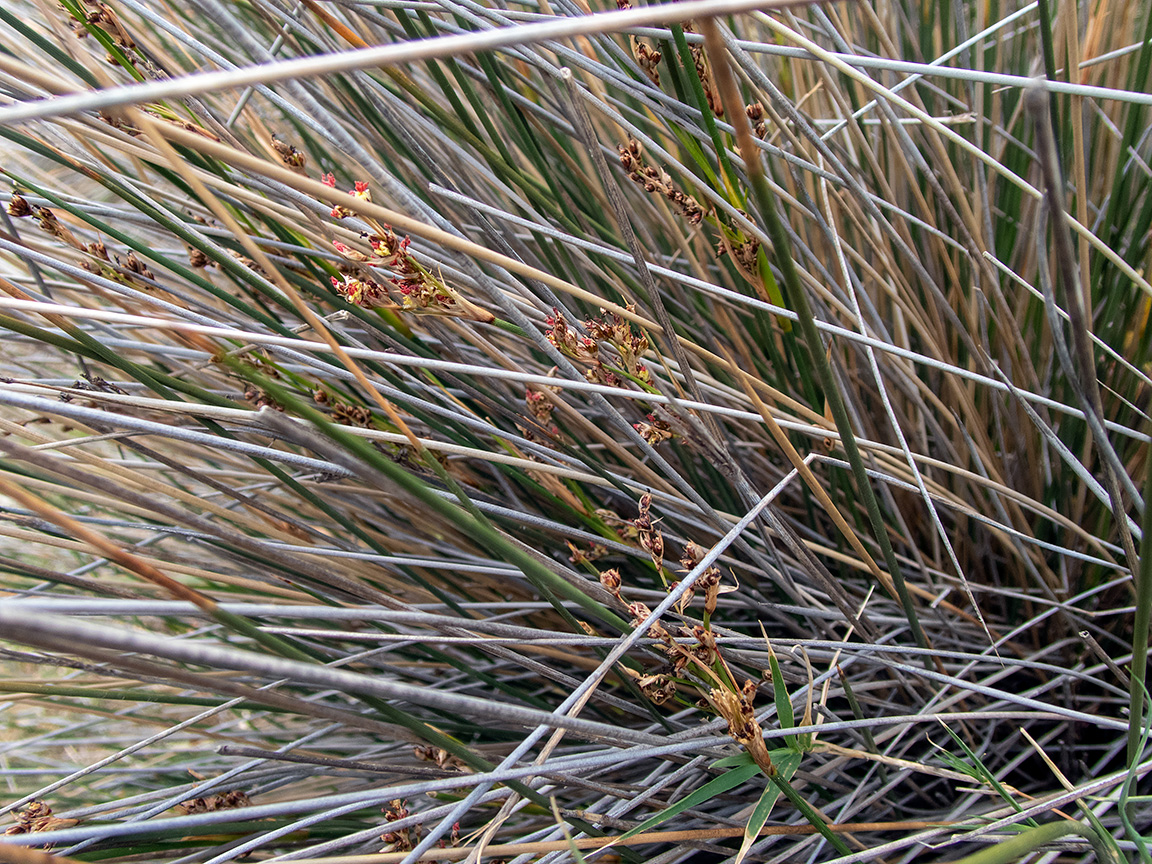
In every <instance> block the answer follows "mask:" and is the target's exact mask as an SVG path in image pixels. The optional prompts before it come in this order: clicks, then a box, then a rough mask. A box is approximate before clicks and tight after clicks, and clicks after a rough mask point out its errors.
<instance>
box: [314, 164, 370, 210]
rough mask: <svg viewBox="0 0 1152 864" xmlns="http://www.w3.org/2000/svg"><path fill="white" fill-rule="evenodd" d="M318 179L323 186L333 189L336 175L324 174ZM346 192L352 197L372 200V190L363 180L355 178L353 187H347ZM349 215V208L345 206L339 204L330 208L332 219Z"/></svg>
mask: <svg viewBox="0 0 1152 864" xmlns="http://www.w3.org/2000/svg"><path fill="white" fill-rule="evenodd" d="M320 181H321V182H322V183H323V184H324V185H325V186H330V187H332V188H333V189H335V188H336V177H335V176H334V175H333V174H325V175H324V176H323V177H321V178H320ZM348 194H349V195H351V196H352V197H353V198H359V199H361V200H363V201H368V202H371V201H372V190H370V189H369V188H368V184H367V183H366V182H364V181H363V180H357V181H356V186H355V188H353V189H349V190H348ZM351 215H352V211H351V210H349V209H348V208H347V207H341V206H340V205H339V204H337V205H336V206H335V207H333V208H332V218H333V219H344V218H346V217H348V216H351Z"/></svg>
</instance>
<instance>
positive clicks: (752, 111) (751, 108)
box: [744, 102, 768, 138]
mask: <svg viewBox="0 0 1152 864" xmlns="http://www.w3.org/2000/svg"><path fill="white" fill-rule="evenodd" d="M744 113H745V114H747V115H748V119H749V120H751V121H752V133H753V134H754V135H755V136H756V137H757V138H763V137H765V136H766V135H767V134H768V124H767V123H765V122H764V105H763V104H762V103H760V102H753V103H752V104H750V105H745V106H744Z"/></svg>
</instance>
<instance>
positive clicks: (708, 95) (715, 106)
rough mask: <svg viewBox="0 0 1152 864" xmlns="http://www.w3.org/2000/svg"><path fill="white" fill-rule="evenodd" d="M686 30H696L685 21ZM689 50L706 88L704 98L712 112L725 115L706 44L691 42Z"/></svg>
mask: <svg viewBox="0 0 1152 864" xmlns="http://www.w3.org/2000/svg"><path fill="white" fill-rule="evenodd" d="M684 32H685V33H693V32H695V31H694V30H693V29H692V25H691V23H688V22H685V24H684ZM688 50H689V52H690V53H691V54H692V62H693V64H695V66H696V74H697V75H698V76H699V77H700V86H701V87H703V88H704V98H705V99H707V100H708V107H709V108H711V109H712V113H713V114H715V115H716V116H717V117H723V116H724V103H723V102H721V101H720V93H719V91H718V90H717V89H716V85H715V84H713V82H712V69H711V68H710V67H709V65H708V59H707V58H706V57H705V56H704V46H703V45H702V44H700V43H699V42H691V43H689V46H688Z"/></svg>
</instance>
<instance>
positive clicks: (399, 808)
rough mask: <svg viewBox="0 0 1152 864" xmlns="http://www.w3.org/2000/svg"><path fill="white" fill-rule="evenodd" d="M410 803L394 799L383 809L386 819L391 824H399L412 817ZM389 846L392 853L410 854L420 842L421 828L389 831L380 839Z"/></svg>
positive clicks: (414, 827) (417, 826)
mask: <svg viewBox="0 0 1152 864" xmlns="http://www.w3.org/2000/svg"><path fill="white" fill-rule="evenodd" d="M407 804H408V802H407V801H404V800H403V799H401V798H393V799H392V800H391V801H389V802H388V806H387V807H384V808H382V811H383V813H384V818H385V819H387V820H388V821H389V822H399V821H400V820H401V819H407V818H408V816H409V815H411V811H409V810H408V806H407ZM380 839H381V840H383V841H384V842H385V843H387V844H388V846H389V851H391V852H410V851H411V850H412V847H413V846H415V845H416V844H417V843H418V842H419V841H420V826H419V825H416V826H413V827H411V828H401V829H400V830H399V831H388V832H386V833H385V834H383V835H382V836H381V837H380Z"/></svg>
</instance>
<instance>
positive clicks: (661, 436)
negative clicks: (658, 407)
mask: <svg viewBox="0 0 1152 864" xmlns="http://www.w3.org/2000/svg"><path fill="white" fill-rule="evenodd" d="M647 419H648V422H647V423H633V424H632V428H633V429H635V430H636V431H637V432H639V433H640V437H641V438H643V439H644V440H645V441H647V442H648V443H649V444H650V445H652V446H653V447H655V446H656V445H657V444H659V443H661V442H663V441H668V440H669V439H671V438H675V437H676V433H675V432H674V431H673V430H672V427H671V426H670V425H668V423H667V421H664V420H661V419H660V418H659V417H657V416H656V415H655V414H649V415H647Z"/></svg>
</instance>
